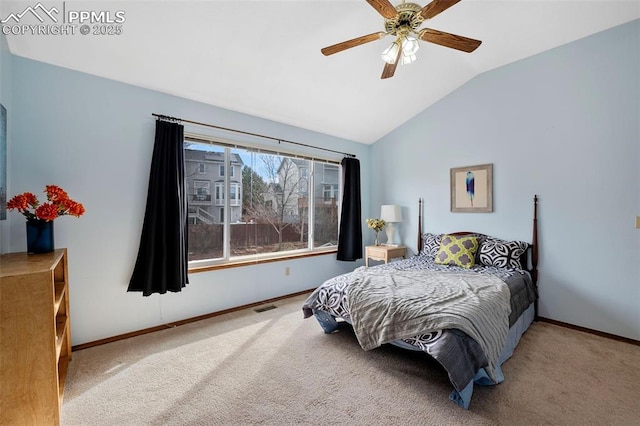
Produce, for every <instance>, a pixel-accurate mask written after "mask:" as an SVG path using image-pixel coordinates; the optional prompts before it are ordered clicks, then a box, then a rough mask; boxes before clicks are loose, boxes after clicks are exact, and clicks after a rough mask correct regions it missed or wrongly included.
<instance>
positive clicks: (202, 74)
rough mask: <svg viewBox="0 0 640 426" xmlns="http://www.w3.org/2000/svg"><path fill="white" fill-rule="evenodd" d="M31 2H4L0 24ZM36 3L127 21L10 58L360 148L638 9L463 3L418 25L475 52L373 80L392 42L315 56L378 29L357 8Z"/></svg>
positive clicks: (358, 1)
mask: <svg viewBox="0 0 640 426" xmlns="http://www.w3.org/2000/svg"><path fill="white" fill-rule="evenodd" d="M427 2H428V0H425V1H423V2H421V3H420V5H421V6H423V5H425V4H427ZM392 3H393V4H394V5H395V4H397V3H399V1H393V0H392ZM36 4H37V0H35V1H18V2H15V1H14V2H12V1H3V2H2V3H0V17H1V18H2V19H6V18H7V17H8V16H9V15H10V14H11V13H14V14H17V13H21V12H23V11H24V10H25V8H27V7H28V6H32V7H34V6H36ZM42 4H43V5H44V6H45V7H46V8H51V7H53V6H56V8H57V9H59V13H60V16H62V14H63V13H67V14H68V12H69V11H72V10H73V11H78V10H92V11H108V12H110V13H111V17H112V18H114V17H115V12H117V11H122V12H124V14H121V15H120V16H124V17H125V19H126V20H125V21H124V22H123V23H122V24H121V25H122V26H121V30H122V33H121V34H119V35H115V34H114V35H95V34H92V33H90V34H87V35H82V34H80V32H79V30H78V32H77V33H76V34H73V35H57V36H53V35H50V36H43V35H31V34H29V33H27V34H19V35H15V34H9V35H7V41H8V44H9V48H10V50H11V52H12V53H13V54H15V55H19V56H23V57H26V58H30V59H34V60H38V61H42V62H46V63H50V64H54V65H58V66H61V67H65V68H70V69H73V70H78V71H81V72H85V73H89V74H93V75H97V76H101V77H106V78H109V79H113V80H117V81H121V82H125V83H129V84H133V85H136V86H141V87H145V88H149V89H154V90H157V91H161V92H165V93H169V94H173V95H177V96H181V97H184V98H188V99H192V100H196V101H200V102H204V103H207V104H211V105H216V106H219V107H223V108H227V109H230V110H234V111H238V112H243V113H247V114H251V115H254V116H258V117H262V118H266V119H270V120H275V121H278V122H281V123H286V124H290V125H294V126H298V127H301V128H305V129H309V130H314V131H318V132H322V133H326V134H330V135H334V136H338V137H342V138H345V139H350V140H353V141H357V142H362V143H373V142H375V141H376V140H378V139H379V138H380V137H382V136H384V135H385V134H387V133H388V132H390V131H392V130H393V129H394V128H396V127H398V126H399V125H401V124H403V123H404V122H405V121H406V120H408V119H410V118H411V117H413V116H415V115H416V114H418V113H419V112H420V111H422V110H424V109H425V108H427V107H429V106H430V105H432V104H433V103H435V102H437V101H438V100H439V99H441V98H442V97H444V96H446V95H447V94H448V93H450V92H452V91H453V90H455V89H456V88H457V87H459V86H460V85H462V84H464V83H465V82H467V81H469V80H470V79H472V78H473V77H474V76H476V75H478V74H480V73H483V72H485V71H489V70H491V69H494V68H497V67H500V66H503V65H505V64H509V63H511V62H514V61H518V60H520V59H523V58H526V57H528V56H531V55H535V54H537V53H540V52H543V51H545V50H548V49H552V48H554V47H556V46H560V45H562V44H565V43H569V42H571V41H574V40H577V39H580V38H583V37H586V36H588V35H590V34H594V33H597V32H600V31H603V30H606V29H608V28H611V27H614V26H617V25H620V24H623V23H625V22H629V21H631V20H634V19H638V18H640V1H637V0H626V1H590V0H589V1H563V0H560V1H558V0H556V1H542V0H500V1H488V0H462V1H461V2H460V3H458V4H456V5H454V6H453V7H451V8H449V9H448V10H446V11H444V12H442V13H441V14H439V15H437V16H436V17H434V18H433V19H430V20H428V21H426V22H425V23H424V24H423V25H422V28H424V27H427V28H433V29H437V30H441V31H446V32H450V33H453V34H458V35H463V36H466V37H470V38H474V39H478V40H482V45H481V46H480V47H479V48H478V49H477V50H476V51H475V52H473V53H464V52H460V51H457V50H454V49H449V48H446V47H442V46H439V45H435V44H430V43H426V42H422V41H421V42H420V50H419V51H418V53H417V56H418V60H417V61H416V62H414V63H412V64H410V65H404V66H399V67H398V69H397V70H396V73H395V76H394V77H393V78H390V79H386V80H381V79H380V75H381V72H382V68H383V65H384V62H383V61H382V60H381V58H380V54H381V52H382V51H383V50H384V49H385V48H386V47H387V46H388V45H389V44H390V43H391V41H393V38H392V37H385V38H383V39H381V40H378V41H375V42H371V43H367V44H365V45H361V46H358V47H354V48H352V49H349V50H346V51H343V52H340V53H337V54H335V55H332V56H328V57H325V56H323V55H322V54H321V53H320V49H321V48H323V47H326V46H329V45H332V44H335V43H338V42H342V41H345V40H348V39H352V38H355V37H358V36H362V35H366V34H370V33H373V32H376V31H383V30H384V20H383V18H382V17H381V16H380V14H378V12H376V10H375V9H374V8H372V7H371V6H370V5H369V4H368V3H367V2H366V1H365V0H341V1H337V0H336V1H332V0H320V1H305V0H289V1H267V0H253V1H241V0H235V1H188V0H182V1H126V2H125V1H86V0H85V1H80V0H76V1H66V2H62V1H57V2H56V1H46V0H43V1H42ZM63 11H64V12H63ZM67 16H68V15H67ZM21 19H22V22H21V24H24V23H27V22H28V21H27V20H28V19H32V20H33V19H34V18H33V17H32V16H31V17H30V16H26V15H24V16H23V17H22V18H21ZM14 21H15V20H14ZM8 23H9V22H8ZM34 23H37V22H34ZM576 72H580V70H576ZM185 118H188V117H185ZM214 121H215V120H214ZM213 124H216V123H213Z"/></svg>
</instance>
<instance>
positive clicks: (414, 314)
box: [347, 267, 511, 381]
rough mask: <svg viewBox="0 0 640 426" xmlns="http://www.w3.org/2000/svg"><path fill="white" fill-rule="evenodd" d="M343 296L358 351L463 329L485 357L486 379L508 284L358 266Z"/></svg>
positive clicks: (501, 337) (504, 326) (503, 319)
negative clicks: (410, 338) (413, 337)
mask: <svg viewBox="0 0 640 426" xmlns="http://www.w3.org/2000/svg"><path fill="white" fill-rule="evenodd" d="M350 278H351V282H350V284H349V290H348V292H347V299H348V301H349V306H350V309H351V320H352V324H353V329H354V332H355V334H356V336H357V338H358V341H359V342H360V346H362V348H363V349H364V350H369V349H373V348H376V347H378V346H380V345H382V344H385V343H390V342H393V341H394V340H398V339H405V338H409V337H412V336H415V335H418V334H421V333H430V332H435V331H438V330H444V329H458V330H461V331H463V332H465V333H466V334H467V335H469V336H470V337H471V338H472V339H474V340H475V341H476V342H477V343H478V344H479V345H480V348H481V350H482V351H483V352H484V355H485V356H486V358H487V361H488V366H487V368H486V370H487V374H488V375H489V377H490V378H491V379H492V380H494V381H498V376H497V375H495V373H494V371H495V367H496V366H497V363H498V357H499V356H500V351H501V350H502V347H503V346H504V342H505V338H506V336H507V332H508V331H509V313H510V311H511V307H510V304H509V288H508V287H507V285H506V284H505V283H504V282H503V281H502V280H501V279H499V278H497V277H495V276H492V275H482V274H477V273H469V272H467V273H463V272H456V273H443V272H438V271H429V270H417V271H392V270H377V271H376V270H373V271H372V270H370V269H368V268H364V267H362V268H358V269H356V270H355V271H354V272H353V273H352V274H351V276H350Z"/></svg>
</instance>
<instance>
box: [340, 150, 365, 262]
mask: <svg viewBox="0 0 640 426" xmlns="http://www.w3.org/2000/svg"><path fill="white" fill-rule="evenodd" d="M342 182H343V188H344V190H343V196H342V213H341V214H340V231H339V234H338V260H347V261H354V260H358V259H362V223H361V222H362V218H361V207H360V161H358V159H357V158H350V157H345V158H343V159H342Z"/></svg>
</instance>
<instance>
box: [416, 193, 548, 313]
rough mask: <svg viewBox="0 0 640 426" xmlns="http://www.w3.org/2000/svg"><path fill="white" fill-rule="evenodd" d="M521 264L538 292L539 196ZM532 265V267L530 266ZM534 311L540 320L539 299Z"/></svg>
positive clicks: (461, 232)
mask: <svg viewBox="0 0 640 426" xmlns="http://www.w3.org/2000/svg"><path fill="white" fill-rule="evenodd" d="M422 205H423V201H422V198H418V245H417V246H418V251H417V253H421V252H422ZM449 234H450V235H455V236H461V235H468V234H474V235H480V236H485V235H484V234H481V233H478V232H470V231H459V232H451V233H449ZM520 262H521V263H522V264H523V265H526V266H525V268H526V270H527V271H528V272H529V274H531V281H532V282H533V286H534V287H535V289H536V292H537V291H538V196H537V195H534V196H533V232H532V235H531V244H529V247H528V250H527V251H526V252H525V253H523V255H522V258H521V259H520ZM529 265H531V266H529ZM534 310H535V316H534V318H535V320H537V319H538V299H536V301H535V302H534Z"/></svg>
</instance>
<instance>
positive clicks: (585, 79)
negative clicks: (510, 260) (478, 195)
mask: <svg viewBox="0 0 640 426" xmlns="http://www.w3.org/2000/svg"><path fill="white" fill-rule="evenodd" d="M422 84H437V82H427V83H425V82H423V83H422ZM639 102H640V21H634V22H631V23H628V24H625V25H622V26H619V27H616V28H613V29H611V30H608V31H605V32H602V33H599V34H596V35H593V36H591V37H588V38H585V39H582V40H579V41H576V42H573V43H570V44H567V45H564V46H561V47H558V48H556V49H553V50H550V51H547V52H544V53H541V54H539V55H536V56H533V57H530V58H527V59H525V60H521V61H519V62H516V63H513V64H510V65H507V66H504V67H502V68H499V69H496V70H493V71H490V72H487V73H484V74H482V75H480V76H478V77H476V78H474V79H473V80H471V81H470V82H468V83H467V84H466V85H464V86H463V87H461V88H459V89H458V90H457V91H455V92H454V93H452V94H450V95H449V96H447V97H446V98H444V99H442V100H441V101H440V102H438V103H437V104H435V105H433V106H432V107H430V108H429V109H427V110H425V111H423V112H422V113H420V114H419V115H417V116H416V117H414V118H413V119H411V120H410V121H408V122H407V123H405V124H404V125H403V126H401V127H400V128H398V129H396V130H395V131H393V132H392V133H390V134H389V135H387V136H385V137H384V138H382V139H381V140H379V141H378V142H376V143H375V144H374V145H373V147H372V154H371V158H372V170H377V171H381V173H373V174H372V179H373V181H372V184H373V187H375V188H379V189H380V190H379V191H376V192H375V193H373V194H372V197H371V205H370V209H371V210H372V211H375V209H379V206H380V204H387V203H393V204H401V205H403V206H406V212H407V213H408V216H409V219H410V220H409V222H405V223H403V224H402V233H403V239H404V241H409V242H410V243H413V242H414V241H415V240H416V236H417V232H416V223H417V219H416V216H417V199H418V197H423V198H424V199H425V207H424V215H425V218H424V222H425V228H426V230H427V231H431V232H447V231H455V230H474V231H480V232H484V233H487V234H492V235H495V236H498V237H504V238H508V239H522V240H526V241H531V219H532V197H533V194H538V195H539V196H540V203H539V230H540V235H539V236H540V255H541V258H540V264H539V268H540V280H539V288H540V296H541V299H540V315H541V316H544V317H548V318H553V319H556V320H559V321H564V322H567V323H571V324H575V325H579V326H583V327H588V328H591V329H595V330H600V331H604V332H608V333H613V334H617V335H620V336H625V337H629V338H633V339H640V230H638V229H635V228H634V219H635V216H636V215H640V124H639V123H640V106H639ZM483 163H493V165H494V187H493V190H494V212H493V213H478V214H469V213H450V212H449V204H450V195H449V169H450V168H451V167H460V166H470V165H475V164H483ZM413 244H415V243H413Z"/></svg>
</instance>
